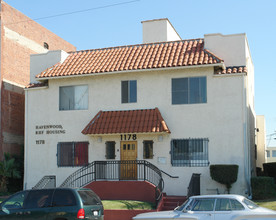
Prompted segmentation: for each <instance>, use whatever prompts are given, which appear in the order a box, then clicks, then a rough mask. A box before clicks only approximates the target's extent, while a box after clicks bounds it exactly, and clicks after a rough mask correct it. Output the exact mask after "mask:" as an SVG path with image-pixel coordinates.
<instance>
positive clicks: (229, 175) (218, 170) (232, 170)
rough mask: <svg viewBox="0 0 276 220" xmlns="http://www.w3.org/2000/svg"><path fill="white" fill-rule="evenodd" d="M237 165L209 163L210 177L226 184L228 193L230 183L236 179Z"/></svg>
mask: <svg viewBox="0 0 276 220" xmlns="http://www.w3.org/2000/svg"><path fill="white" fill-rule="evenodd" d="M238 170H239V166H238V165H235V164H229V165H228V164H227V165H226V164H216V165H210V175H211V178H212V179H213V180H215V181H217V182H219V183H221V184H224V185H225V186H226V189H227V192H228V193H230V189H231V187H232V184H233V183H234V182H236V181H237V178H238Z"/></svg>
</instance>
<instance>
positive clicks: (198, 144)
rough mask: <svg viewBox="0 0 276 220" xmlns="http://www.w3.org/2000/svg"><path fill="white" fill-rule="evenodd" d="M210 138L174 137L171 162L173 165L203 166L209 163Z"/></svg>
mask: <svg viewBox="0 0 276 220" xmlns="http://www.w3.org/2000/svg"><path fill="white" fill-rule="evenodd" d="M208 142H209V140H208V138H196V139H194V138H189V139H173V140H172V141H171V163H172V165H173V166H184V167H185V166H187V167H203V166H208V165H209V158H208Z"/></svg>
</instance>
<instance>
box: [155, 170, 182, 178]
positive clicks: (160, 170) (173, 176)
mask: <svg viewBox="0 0 276 220" xmlns="http://www.w3.org/2000/svg"><path fill="white" fill-rule="evenodd" d="M160 171H161V172H162V173H164V174H166V175H167V176H168V177H170V178H179V176H172V175H170V174H168V173H166V172H165V171H163V170H160Z"/></svg>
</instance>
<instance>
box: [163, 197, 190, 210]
mask: <svg viewBox="0 0 276 220" xmlns="http://www.w3.org/2000/svg"><path fill="white" fill-rule="evenodd" d="M186 200H187V197H186V196H167V195H164V196H163V198H162V205H161V210H162V211H166V210H174V209H175V208H176V207H177V206H180V205H181V204H182V203H183V202H185V201H186ZM161 210H160V211H161Z"/></svg>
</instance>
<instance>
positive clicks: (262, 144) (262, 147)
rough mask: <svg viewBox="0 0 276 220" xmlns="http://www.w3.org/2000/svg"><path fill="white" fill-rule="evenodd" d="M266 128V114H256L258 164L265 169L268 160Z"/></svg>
mask: <svg viewBox="0 0 276 220" xmlns="http://www.w3.org/2000/svg"><path fill="white" fill-rule="evenodd" d="M265 153H266V129H265V117H264V115H257V116H256V166H257V167H260V168H261V169H263V164H264V163H265V162H266V155H265Z"/></svg>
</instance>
